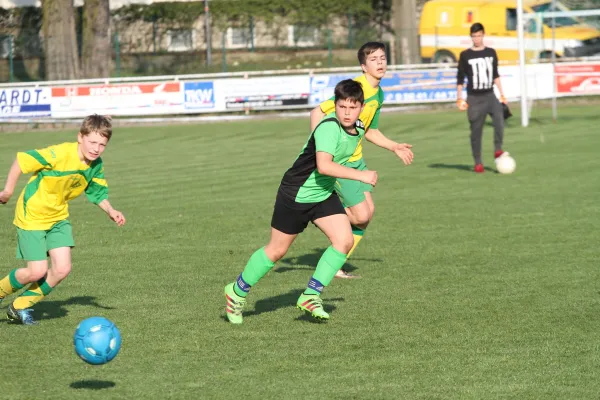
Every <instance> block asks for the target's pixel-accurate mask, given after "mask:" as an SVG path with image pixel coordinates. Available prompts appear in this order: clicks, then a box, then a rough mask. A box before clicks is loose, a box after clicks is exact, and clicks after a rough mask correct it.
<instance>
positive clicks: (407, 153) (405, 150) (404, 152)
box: [394, 143, 415, 165]
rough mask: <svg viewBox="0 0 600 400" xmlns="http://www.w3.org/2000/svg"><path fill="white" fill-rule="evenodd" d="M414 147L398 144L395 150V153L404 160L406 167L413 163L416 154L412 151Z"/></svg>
mask: <svg viewBox="0 0 600 400" xmlns="http://www.w3.org/2000/svg"><path fill="white" fill-rule="evenodd" d="M411 147H412V145H410V144H406V143H398V144H397V145H396V147H395V148H394V153H396V155H397V156H398V158H400V159H401V160H402V162H403V163H404V165H410V164H412V162H413V158H414V156H415V155H414V154H413V152H412V150H411Z"/></svg>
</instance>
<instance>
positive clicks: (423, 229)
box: [0, 106, 600, 399]
mask: <svg viewBox="0 0 600 400" xmlns="http://www.w3.org/2000/svg"><path fill="white" fill-rule="evenodd" d="M559 111H560V120H559V122H558V123H557V124H553V123H552V122H551V121H550V117H549V113H548V112H547V111H541V112H540V115H539V119H538V120H534V121H532V124H531V126H530V127H528V128H526V129H523V128H521V127H520V126H519V125H520V124H519V116H518V115H517V116H515V118H513V119H511V120H510V123H509V126H508V127H507V130H506V138H505V149H506V150H508V151H510V152H511V154H512V155H513V156H514V157H515V159H516V160H517V164H518V165H517V171H516V173H515V174H514V175H510V176H505V175H499V174H496V173H494V172H493V171H492V170H489V171H487V172H486V173H485V174H483V175H476V174H474V173H472V172H471V171H470V170H471V167H472V160H471V156H470V149H469V144H468V134H467V121H466V118H465V116H464V114H460V113H457V112H450V113H420V114H413V115H408V114H384V115H383V116H382V118H381V128H382V130H383V131H384V132H385V133H386V134H387V135H388V136H390V137H392V138H394V139H396V140H399V141H405V142H408V143H412V144H413V145H414V152H415V162H414V164H413V165H412V166H409V167H404V166H403V165H402V164H401V162H400V161H399V160H397V159H396V158H395V157H394V156H393V155H392V154H390V153H387V152H385V151H383V150H380V149H378V148H376V147H374V146H372V145H370V144H369V145H367V146H366V149H365V154H366V160H367V162H368V165H369V166H370V168H371V169H375V170H377V171H378V173H379V183H378V186H377V187H376V188H375V192H374V196H375V201H376V216H375V219H374V221H373V223H372V225H371V226H370V227H369V229H368V230H367V233H366V235H365V240H363V242H362V243H361V245H360V247H359V248H358V250H357V251H356V253H355V257H354V258H353V259H352V260H351V268H350V269H352V268H354V272H356V273H359V274H360V275H362V277H363V279H359V280H351V281H347V280H334V282H333V283H332V285H331V286H330V287H328V288H327V289H326V291H325V292H324V299H325V301H326V305H327V307H326V309H328V311H330V312H331V316H332V319H331V320H330V321H329V322H328V323H325V324H317V323H312V322H311V321H310V320H309V319H306V318H305V317H304V316H302V314H301V313H300V311H299V310H297V309H296V308H295V307H294V306H295V302H296V299H297V296H298V295H299V293H300V291H301V290H303V288H304V287H305V285H306V283H307V281H308V279H309V277H310V275H311V271H312V270H313V268H314V265H315V264H316V261H317V259H318V257H319V256H320V253H321V251H322V250H323V249H324V248H326V247H327V245H328V243H327V240H326V238H325V237H323V236H322V234H321V233H320V232H319V231H318V230H317V229H316V228H314V227H312V226H311V227H310V228H309V229H308V230H307V231H306V232H305V233H304V234H303V235H301V236H300V237H299V239H298V240H297V242H296V243H295V244H294V246H293V247H292V249H291V250H290V252H289V254H288V255H287V256H286V257H285V258H284V260H283V261H282V262H280V263H279V264H278V265H277V266H276V267H275V269H274V270H273V271H272V272H270V274H269V275H267V277H266V278H265V279H264V280H263V281H261V282H260V283H259V284H258V285H257V286H256V287H254V288H253V290H252V292H251V294H250V296H249V301H248V305H247V312H246V317H245V322H244V324H243V325H242V326H231V325H228V324H227V323H226V322H225V319H224V299H223V294H222V291H223V286H224V285H225V284H226V283H228V282H230V281H232V280H233V279H234V278H235V277H236V276H237V274H239V272H240V271H241V270H242V268H243V267H244V265H245V263H246V261H247V259H248V257H249V256H250V254H251V253H252V252H253V251H254V250H256V249H257V248H258V247H260V246H262V245H264V244H265V243H266V241H267V239H268V232H269V222H270V218H271V211H272V207H273V201H274V197H275V191H276V189H277V186H278V184H279V180H280V178H281V176H282V174H283V173H284V171H285V169H286V168H288V167H289V166H290V165H291V163H292V162H293V160H294V158H295V157H296V156H297V154H298V153H299V152H300V149H301V148H302V146H303V144H304V142H305V140H306V138H307V135H308V133H307V128H308V118H295V119H288V120H283V119H277V120H262V121H253V122H243V123H214V124H203V125H182V126H168V127H143V128H142V127H140V128H119V129H117V130H116V133H115V136H114V138H113V140H112V142H111V143H110V145H109V147H108V150H107V152H106V153H105V156H104V157H103V158H104V161H105V164H106V175H107V179H108V180H109V185H110V188H111V201H112V202H113V204H114V206H115V207H116V208H117V209H119V210H121V211H123V212H124V213H125V215H126V217H127V219H128V223H127V225H126V226H125V227H123V228H121V229H119V228H117V227H116V226H114V224H112V222H110V221H109V220H108V218H107V217H106V216H105V215H104V213H103V212H102V211H101V210H99V209H96V207H94V206H93V205H91V204H90V203H87V202H86V200H85V199H84V198H80V199H77V200H75V201H74V202H73V203H72V206H71V221H72V223H73V227H74V234H75V239H76V243H77V247H76V248H75V250H74V256H73V257H74V267H73V272H72V274H71V276H70V277H69V278H68V279H67V280H66V281H64V282H63V283H62V284H61V286H59V287H58V288H57V289H56V290H55V291H54V292H53V293H52V294H51V295H50V296H49V297H48V298H47V300H46V301H44V302H43V303H40V304H39V305H38V307H37V308H36V313H35V314H36V316H37V317H38V318H39V319H40V325H38V326H36V327H24V326H16V325H12V324H7V323H5V322H6V320H5V319H4V315H5V309H6V307H7V305H8V302H7V301H5V302H4V303H3V304H2V305H1V306H0V337H1V340H0V354H1V359H2V360H3V364H2V367H3V368H2V376H3V377H2V379H1V381H2V385H0V399H16V398H24V399H30V398H34V396H36V398H44V399H70V398H84V397H85V398H89V399H96V398H98V399H100V398H102V399H106V398H110V399H134V398H148V399H166V398H168V399H199V398H202V399H220V398H223V399H225V398H229V399H231V398H248V399H250V398H252V399H255V398H261V399H265V398H273V399H308V398H326V399H495V398H503V399H597V398H598V393H600V379H599V378H600V355H599V350H600V349H599V347H600V294H599V292H600V284H599V281H600V279H599V278H600V272H599V271H600V269H599V261H600V259H599V250H598V245H599V237H600V235H599V226H600V225H599V223H600V218H599V211H600V205H599V198H600V178H599V176H598V173H599V172H598V171H599V167H600V161H599V160H600V159H599V157H598V148H600V136H599V135H598V126H599V125H600V115H599V113H598V107H597V106H590V107H577V108H561V109H560V110H559ZM485 129H486V131H485V136H484V162H486V163H487V165H488V166H489V167H493V162H492V150H493V149H492V143H491V141H492V139H491V138H492V128H491V126H486V128H485ZM73 138H74V133H73V132H46V133H40V132H35V133H30V134H23V133H19V134H17V133H14V134H3V135H2V136H1V140H0V161H1V163H0V168H1V170H0V174H1V178H0V179H2V180H1V181H0V182H2V184H3V182H4V181H3V180H4V176H5V173H6V171H7V170H8V167H9V165H10V163H11V162H12V159H13V157H14V153H15V152H16V151H17V150H25V149H29V148H34V147H37V148H39V147H43V146H45V145H48V144H52V143H60V142H62V141H70V140H72V139H73ZM24 183H25V179H23V178H22V179H21V181H20V187H22V186H23V184H24ZM15 200H16V196H15V198H14V199H13V200H12V201H11V203H10V204H9V205H7V206H4V207H0V222H1V224H0V238H1V244H2V246H1V248H2V251H1V252H0V266H1V268H0V274H2V275H4V274H6V273H8V272H9V270H10V269H11V268H14V267H15V266H16V265H18V264H15V259H14V253H15V234H14V227H13V226H12V224H11V222H12V217H13V212H14V204H15ZM93 315H103V316H106V317H107V318H110V319H112V320H113V321H115V323H116V324H117V325H118V327H119V328H120V330H121V333H122V336H123V347H122V349H121V352H120V353H119V355H118V356H117V358H116V359H115V360H114V361H113V362H111V363H109V364H107V365H104V366H100V367H92V366H88V365H86V364H84V363H83V362H82V361H81V360H80V359H79V358H78V357H77V356H76V355H75V353H74V351H73V346H72V334H73V332H74V329H75V327H76V326H77V324H78V323H79V321H81V320H82V319H84V318H87V317H89V316H93Z"/></svg>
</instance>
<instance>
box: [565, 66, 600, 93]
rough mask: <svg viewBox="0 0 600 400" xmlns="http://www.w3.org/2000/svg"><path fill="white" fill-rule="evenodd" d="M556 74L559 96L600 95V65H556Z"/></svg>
mask: <svg viewBox="0 0 600 400" xmlns="http://www.w3.org/2000/svg"><path fill="white" fill-rule="evenodd" d="M554 73H555V75H556V91H557V93H559V94H560V93H562V94H567V93H568V94H571V95H578V94H581V95H589V94H598V93H600V63H595V64H566V65H556V67H555V68H554Z"/></svg>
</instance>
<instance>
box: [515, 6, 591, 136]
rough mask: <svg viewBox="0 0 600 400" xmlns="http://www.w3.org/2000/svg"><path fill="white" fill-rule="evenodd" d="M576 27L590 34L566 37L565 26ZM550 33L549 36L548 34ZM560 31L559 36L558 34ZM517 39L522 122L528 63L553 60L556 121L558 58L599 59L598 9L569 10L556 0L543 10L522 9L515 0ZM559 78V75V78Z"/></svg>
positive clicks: (527, 101)
mask: <svg viewBox="0 0 600 400" xmlns="http://www.w3.org/2000/svg"><path fill="white" fill-rule="evenodd" d="M572 27H578V28H581V29H580V31H583V30H587V31H588V32H589V35H590V37H589V38H587V37H586V38H585V39H582V40H580V39H577V38H572V37H565V35H564V34H561V29H562V32H564V30H565V28H569V29H570V28H572ZM549 33H550V35H549ZM557 33H559V35H557ZM517 39H518V50H519V75H520V91H521V97H520V100H521V125H522V126H524V127H526V126H528V125H529V120H530V116H531V108H530V105H531V104H533V101H535V98H534V96H531V95H528V90H527V87H528V80H530V79H531V76H528V73H527V64H528V63H539V62H550V63H552V88H551V89H552V95H551V100H552V115H553V119H555V120H556V118H557V115H558V110H557V103H556V99H557V93H556V87H557V82H556V80H557V73H556V72H555V71H556V68H555V65H556V63H557V61H559V60H560V61H583V60H586V59H590V58H591V59H596V60H600V9H594V10H575V11H570V10H568V9H567V8H566V7H565V6H564V5H562V3H560V2H559V1H557V0H551V2H550V1H549V2H548V3H547V4H546V7H545V9H544V10H543V11H540V12H535V13H525V12H523V0H517ZM559 79H560V78H559ZM529 86H530V85H529Z"/></svg>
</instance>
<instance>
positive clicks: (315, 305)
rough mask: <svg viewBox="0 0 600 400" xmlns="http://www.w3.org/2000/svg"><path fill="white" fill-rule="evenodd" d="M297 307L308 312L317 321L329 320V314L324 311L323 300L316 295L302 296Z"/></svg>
mask: <svg viewBox="0 0 600 400" xmlns="http://www.w3.org/2000/svg"><path fill="white" fill-rule="evenodd" d="M296 307H298V308H299V309H300V310H302V311H306V312H307V313H309V314H310V315H312V316H313V317H314V318H316V319H323V320H327V319H329V314H327V313H326V312H325V310H324V309H323V300H321V297H320V296H318V295H316V294H304V293H303V294H301V295H300V297H299V298H298V302H297V303H296Z"/></svg>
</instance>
